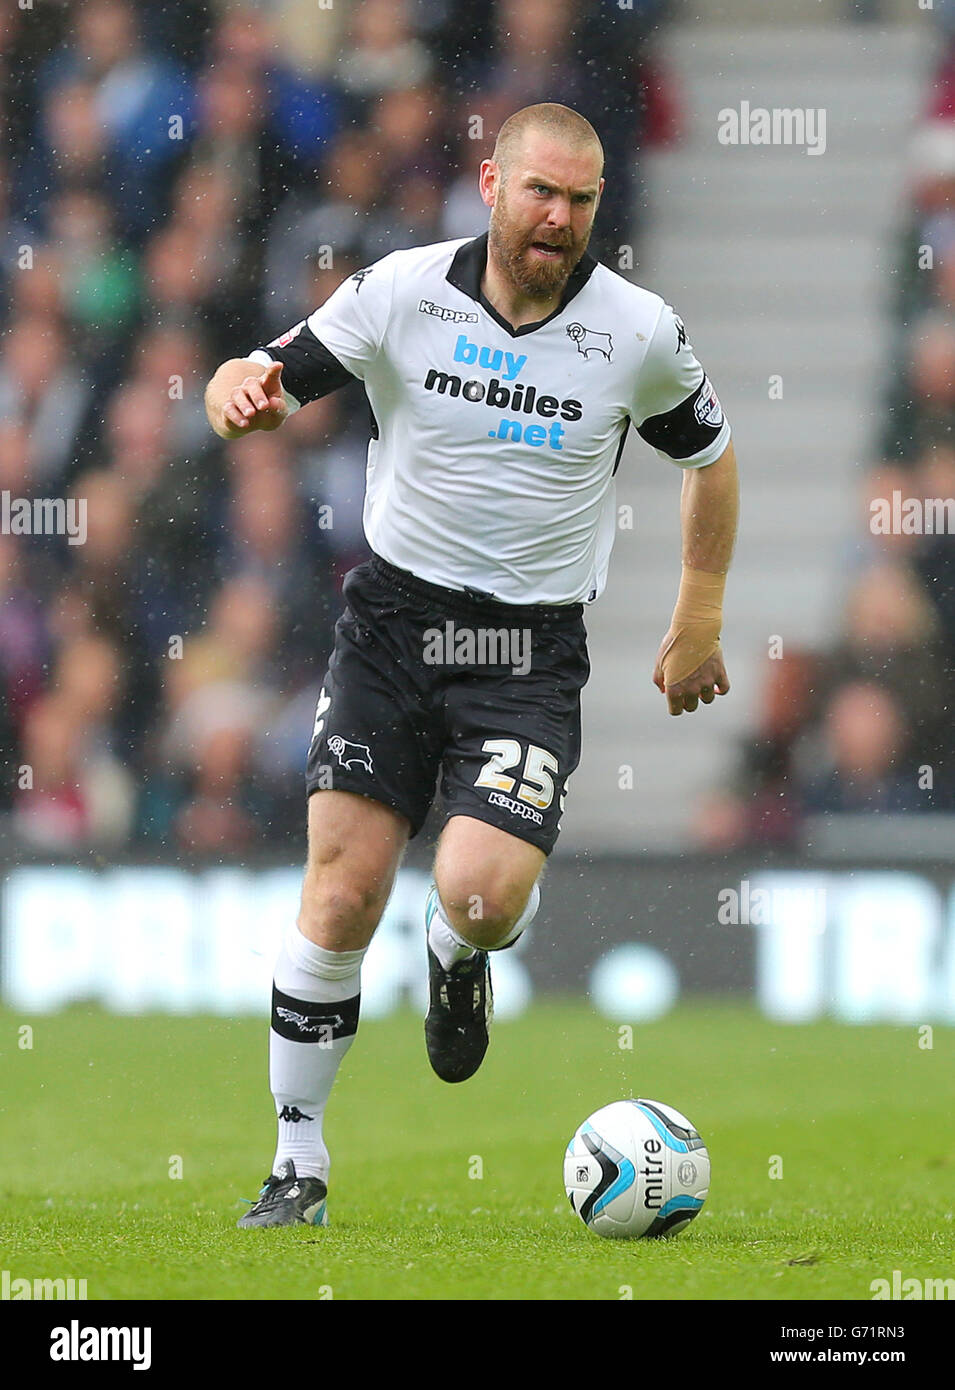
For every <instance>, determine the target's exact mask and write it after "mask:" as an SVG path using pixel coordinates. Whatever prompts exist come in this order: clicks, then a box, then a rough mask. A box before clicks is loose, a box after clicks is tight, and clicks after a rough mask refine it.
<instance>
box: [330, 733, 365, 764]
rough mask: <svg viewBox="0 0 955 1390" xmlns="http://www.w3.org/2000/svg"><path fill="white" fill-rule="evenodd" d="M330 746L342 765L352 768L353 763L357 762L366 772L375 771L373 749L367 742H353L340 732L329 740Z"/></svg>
mask: <svg viewBox="0 0 955 1390" xmlns="http://www.w3.org/2000/svg"><path fill="white" fill-rule="evenodd" d="M328 748H329V751H330V752H332V753H334V754H335V757H336V758H337V759H338V761H339V762H340V763H341V765H342V767H345V768H351V765H352V763H357V764H358V766H359V767H363V768H364V769H365V771H366V772H373V771H374V769H373V767H372V765H371V749H370V748H369V747H368V744H367V743H352V742H351V741H350V740H349V739H347V738H342V737H341V735H340V734H335V735H334V737H332V738H330V739H329V740H328Z"/></svg>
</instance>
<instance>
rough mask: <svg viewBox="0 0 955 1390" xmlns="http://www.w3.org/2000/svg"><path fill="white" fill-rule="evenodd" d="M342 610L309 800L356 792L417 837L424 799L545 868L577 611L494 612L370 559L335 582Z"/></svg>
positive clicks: (566, 755) (575, 686)
mask: <svg viewBox="0 0 955 1390" xmlns="http://www.w3.org/2000/svg"><path fill="white" fill-rule="evenodd" d="M343 594H344V598H345V602H346V603H347V605H348V606H347V608H346V609H345V612H344V613H343V614H342V616H341V617H340V618H339V620H338V622H337V623H336V625H335V648H334V651H333V652H332V656H331V659H330V661H329V665H328V671H327V673H326V676H325V683H324V686H323V688H322V693H321V696H320V697H319V701H318V708H317V710H316V714H315V729H314V732H313V735H312V743H311V746H310V748H309V752H308V762H307V768H306V787H307V790H308V793H309V795H311V794H312V793H313V792H315V791H319V790H321V789H323V788H333V789H336V790H339V791H349V792H357V793H358V794H360V795H361V796H368V797H371V798H372V799H373V800H375V801H380V802H383V803H384V805H386V806H392V807H394V809H395V810H397V811H400V812H401V814H402V815H404V816H406V817H407V819H408V820H409V821H410V822H411V834H412V836H414V835H417V833H418V831H419V830H420V829H421V827H422V825H423V824H424V822H425V819H426V817H427V814H428V811H429V809H430V807H431V804H432V802H433V800H434V798H435V795H436V792H437V783H438V777H439V774H440V779H441V780H440V786H441V796H442V800H443V803H444V809H445V811H446V813H447V815H448V816H452V815H467V816H474V817H475V818H476V819H477V820H482V821H487V822H488V824H490V825H496V826H498V827H499V828H500V829H501V830H506V831H508V832H509V833H510V834H512V835H516V836H517V837H518V838H519V839H521V840H528V841H530V843H531V844H533V845H537V846H538V848H539V849H541V850H543V852H544V853H545V854H549V853H550V851H551V850H552V849H553V847H554V844H555V842H556V840H557V831H558V828H559V824H560V817H561V814H562V811H563V800H564V791H565V787H566V784H567V779H568V777H569V776H570V774H571V773H572V772H573V771H574V769H575V768H576V766H577V764H578V762H579V760H580V692H581V690H582V689H583V687H584V686H585V685H586V683H587V678H588V676H589V675H590V662H589V660H588V657H587V634H586V632H585V630H584V623H583V616H582V615H583V608H582V605H581V604H579V603H577V604H569V605H566V606H557V607H540V606H524V605H514V604H508V603H499V602H496V601H495V600H493V599H491V598H489V597H487V596H485V595H481V594H479V593H478V592H477V591H475V590H465V591H463V592H459V591H455V590H451V589H443V588H440V587H439V586H438V585H436V584H429V583H426V582H425V581H424V580H421V579H418V578H417V577H416V576H415V575H412V574H409V573H408V572H407V571H405V570H399V569H396V568H395V567H394V566H393V565H389V564H387V563H386V562H385V561H384V560H382V559H380V558H379V557H377V556H375V557H373V558H372V559H371V560H368V561H366V562H365V563H364V564H362V565H358V566H357V568H356V569H353V570H351V571H349V573H348V574H347V575H346V576H345V583H344V588H343Z"/></svg>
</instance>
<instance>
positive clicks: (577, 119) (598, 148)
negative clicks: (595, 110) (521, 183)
mask: <svg viewBox="0 0 955 1390" xmlns="http://www.w3.org/2000/svg"><path fill="white" fill-rule="evenodd" d="M532 130H533V131H535V132H539V133H540V134H542V135H547V136H550V137H551V139H553V140H557V141H559V142H560V143H561V144H563V145H565V146H567V147H569V148H570V149H572V150H573V151H574V152H575V153H577V152H581V151H583V150H584V149H586V148H587V147H588V146H590V147H592V148H593V149H594V150H595V152H599V155H600V170H598V173H599V172H600V171H602V170H603V162H604V152H603V146H602V145H601V143H600V137H599V136H598V134H597V132H596V131H595V130H594V128H593V126H592V125H591V124H590V122H589V121H588V120H586V119H585V118H584V117H583V116H581V115H580V114H579V112H577V111H572V110H571V109H570V107H569V106H560V105H558V104H557V102H553V101H542V102H540V103H539V104H538V105H537V106H525V107H523V108H522V109H521V110H520V111H515V112H514V114H513V116H508V118H507V120H506V121H505V122H504V124H503V125H502V126H501V129H500V130H499V131H498V136H497V140H496V141H495V142H494V153H493V154H492V156H491V158H492V159H493V160H494V163H495V164H497V165H498V166H499V167H500V169H501V172H502V173H503V174H505V175H507V173H508V172H509V171H510V168H511V166H512V164H513V162H514V159H515V157H516V156H517V155H518V154H519V152H520V150H521V149H522V147H523V144H524V140H525V137H526V136H527V134H528V133H529V132H530V131H532Z"/></svg>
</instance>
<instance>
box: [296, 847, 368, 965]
mask: <svg viewBox="0 0 955 1390" xmlns="http://www.w3.org/2000/svg"><path fill="white" fill-rule="evenodd" d="M387 898H388V895H387V892H386V891H385V890H384V888H383V887H382V886H381V885H378V884H361V883H358V882H355V881H348V880H346V879H341V878H338V877H337V875H336V876H335V877H331V876H330V875H328V874H323V873H322V872H321V870H320V869H315V868H313V867H310V868H309V871H308V872H307V873H306V875H305V882H304V884H303V887H302V905H301V908H300V911H299V917H298V926H299V930H300V931H301V932H302V934H303V936H306V937H307V938H308V940H309V941H313V942H314V943H315V944H316V945H317V946H324V947H325V949H326V950H331V951H335V950H339V951H351V950H358V949H360V948H361V947H362V946H367V944H368V942H369V941H370V940H371V938H372V936H373V935H374V932H375V928H376V927H377V926H378V922H379V920H380V918H381V914H382V912H383V911H384V908H385V903H386V902H387Z"/></svg>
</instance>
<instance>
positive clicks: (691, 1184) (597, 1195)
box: [564, 1100, 710, 1239]
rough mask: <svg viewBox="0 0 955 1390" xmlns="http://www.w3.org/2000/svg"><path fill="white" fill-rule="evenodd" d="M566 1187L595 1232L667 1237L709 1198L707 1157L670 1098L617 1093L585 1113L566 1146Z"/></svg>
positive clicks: (688, 1220)
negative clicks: (620, 1097)
mask: <svg viewBox="0 0 955 1390" xmlns="http://www.w3.org/2000/svg"><path fill="white" fill-rule="evenodd" d="M564 1187H565V1188H566V1191H567V1196H568V1197H569V1198H570V1205H571V1206H572V1207H573V1209H574V1211H575V1212H576V1213H577V1215H578V1216H579V1217H580V1219H581V1221H582V1222H583V1223H584V1225H585V1226H586V1227H587V1229H588V1230H590V1231H593V1232H594V1234H595V1235H598V1236H610V1237H616V1238H618V1239H626V1238H633V1237H636V1236H671V1235H675V1234H676V1232H677V1231H682V1230H683V1228H684V1227H685V1226H688V1225H689V1223H690V1222H691V1221H692V1220H693V1218H694V1216H696V1214H697V1213H698V1212H699V1210H700V1208H701V1207H702V1205H703V1203H704V1202H705V1201H706V1197H707V1193H708V1192H709V1187H710V1156H709V1154H708V1153H707V1151H706V1145H705V1144H704V1143H703V1140H702V1139H701V1138H700V1136H699V1135H698V1134H697V1132H696V1130H695V1129H694V1128H693V1126H692V1125H691V1124H690V1122H689V1120H688V1119H687V1118H686V1116H685V1115H681V1114H680V1112H679V1110H674V1109H673V1107H672V1106H671V1105H663V1104H662V1103H661V1102H660V1101H658V1100H615V1101H614V1102H613V1104H612V1105H605V1106H604V1107H603V1109H601V1110H596V1111H594V1113H593V1114H592V1115H591V1116H590V1118H589V1119H587V1120H584V1122H583V1124H582V1125H581V1126H580V1128H579V1129H578V1131H577V1133H576V1134H575V1135H574V1137H573V1139H571V1141H570V1143H569V1144H568V1145H567V1152H566V1154H565V1155H564Z"/></svg>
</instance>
